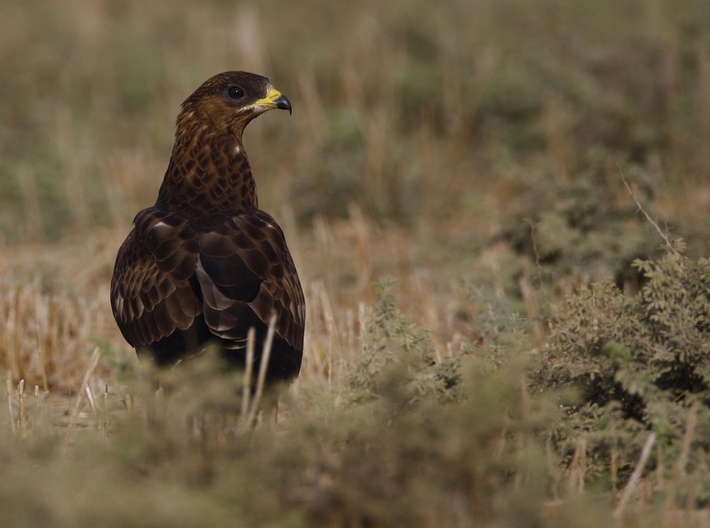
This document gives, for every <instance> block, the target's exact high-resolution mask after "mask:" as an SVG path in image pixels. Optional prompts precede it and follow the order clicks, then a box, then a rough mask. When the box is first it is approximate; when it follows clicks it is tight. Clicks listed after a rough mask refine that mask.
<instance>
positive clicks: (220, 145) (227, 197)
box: [158, 123, 258, 219]
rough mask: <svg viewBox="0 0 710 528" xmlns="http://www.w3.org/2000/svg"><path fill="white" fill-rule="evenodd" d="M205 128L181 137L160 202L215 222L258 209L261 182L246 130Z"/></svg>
mask: <svg viewBox="0 0 710 528" xmlns="http://www.w3.org/2000/svg"><path fill="white" fill-rule="evenodd" d="M229 132H230V133H227V132H224V131H215V130H214V129H213V128H212V127H208V126H204V127H201V128H199V129H197V130H195V129H187V130H181V127H180V123H178V131H177V134H176V137H175V146H174V147H173V153H172V155H171V157H170V164H169V165H168V170H167V171H166V173H165V178H164V179H163V184H162V186H161V187H160V192H159V194H158V204H161V205H164V206H167V207H170V208H171V209H176V210H179V211H180V212H181V213H183V214H185V215H187V216H191V217H193V218H205V219H209V218H214V217H215V216H220V215H224V214H233V213H238V212H239V211H242V210H244V209H246V208H252V207H257V205H258V204H257V197H256V183H255V182H254V177H253V176H252V173H251V167H250V166H249V159H248V158H247V155H246V152H245V151H244V145H243V144H242V140H241V131H238V132H239V133H234V131H229Z"/></svg>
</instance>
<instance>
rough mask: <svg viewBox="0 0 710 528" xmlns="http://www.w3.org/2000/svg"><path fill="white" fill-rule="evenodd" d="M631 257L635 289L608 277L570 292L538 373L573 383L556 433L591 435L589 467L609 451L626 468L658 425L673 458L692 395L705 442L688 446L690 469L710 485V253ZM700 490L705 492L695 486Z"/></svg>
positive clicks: (547, 382) (565, 438)
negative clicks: (638, 278)
mask: <svg viewBox="0 0 710 528" xmlns="http://www.w3.org/2000/svg"><path fill="white" fill-rule="evenodd" d="M633 265H634V267H635V268H636V269H638V270H639V271H640V272H642V273H643V274H644V276H645V279H646V281H647V282H646V284H645V286H644V287H643V288H642V290H641V291H640V293H639V294H638V295H637V296H634V297H628V296H625V295H624V294H623V293H622V292H621V291H620V290H619V289H618V288H617V287H616V286H614V285H613V284H610V283H608V282H606V283H602V284H597V285H594V286H593V287H590V288H585V289H583V290H582V291H580V292H579V293H578V294H577V295H575V296H573V297H571V298H570V299H568V300H567V306H566V307H565V308H564V309H561V310H560V311H559V314H558V315H557V316H556V317H555V319H554V322H553V331H552V334H551V336H550V341H549V346H548V348H547V349H546V351H545V354H544V355H545V357H544V361H543V363H542V364H541V367H540V370H539V371H538V372H537V373H536V375H535V379H536V382H537V384H538V386H539V387H542V386H544V387H571V386H574V387H577V388H578V390H579V391H580V395H579V400H578V401H577V402H576V403H575V404H573V405H568V406H567V407H566V409H567V413H568V420H567V422H566V425H565V426H561V427H559V428H558V430H557V438H558V440H559V441H560V444H561V445H562V446H565V445H566V446H567V449H568V451H571V442H572V441H573V439H575V438H577V437H579V436H583V437H586V438H587V439H588V440H589V441H590V444H591V446H592V461H591V474H592V475H594V474H596V475H599V474H602V473H606V472H607V471H608V470H607V468H608V467H609V457H610V455H611V453H616V454H618V456H619V462H620V464H621V466H620V467H621V468H622V470H623V469H625V470H627V471H628V470H630V469H632V468H633V464H634V463H635V460H636V459H637V458H638V453H639V451H640V447H641V445H642V443H643V442H644V441H645V439H646V437H647V436H648V431H649V430H653V431H656V432H657V434H658V445H659V446H660V449H661V452H660V454H659V456H660V457H661V458H664V457H665V459H666V460H669V461H671V462H673V461H674V460H675V459H677V458H678V456H679V453H680V451H681V443H682V442H681V441H682V439H683V437H684V435H685V431H686V427H687V419H688V418H687V417H688V415H689V408H690V407H691V406H693V404H696V406H695V408H696V409H697V426H696V428H695V430H696V436H694V444H693V445H694V446H697V447H702V449H694V450H691V457H690V460H689V466H688V468H689V471H690V472H691V473H693V472H695V475H696V476H697V478H698V479H700V480H702V481H706V484H707V481H710V480H709V477H710V473H709V472H708V469H709V468H710V458H708V455H707V447H708V443H707V440H706V439H707V438H708V436H707V435H708V433H709V432H710V409H709V408H708V404H709V403H710V390H709V389H710V385H709V382H710V378H709V375H710V326H709V325H708V314H709V313H710V260H708V259H699V260H697V261H694V260H690V259H689V258H687V257H685V256H683V255H682V254H681V253H680V252H678V251H676V250H675V249H673V248H671V249H669V250H668V251H667V253H666V255H665V256H664V257H663V258H662V259H661V260H658V261H653V260H636V261H635V262H634V264H633ZM693 412H695V411H693ZM659 460H660V459H659ZM657 463H658V462H657ZM666 467H670V466H668V465H667V464H666ZM660 469H661V470H663V468H660ZM662 473H663V471H661V474H662ZM666 476H667V475H666ZM704 489H705V490H707V489H708V488H707V486H705V487H704ZM707 499H708V496H707V492H703V493H702V494H699V495H698V500H701V501H706V500H707Z"/></svg>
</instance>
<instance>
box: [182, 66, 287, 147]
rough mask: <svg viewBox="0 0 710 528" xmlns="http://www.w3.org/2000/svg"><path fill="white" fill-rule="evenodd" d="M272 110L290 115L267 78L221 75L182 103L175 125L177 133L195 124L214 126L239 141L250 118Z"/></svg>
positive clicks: (249, 75)
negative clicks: (232, 135)
mask: <svg viewBox="0 0 710 528" xmlns="http://www.w3.org/2000/svg"><path fill="white" fill-rule="evenodd" d="M274 108H278V109H281V110H288V111H289V113H291V102H290V101H289V100H288V99H287V98H286V96H285V95H282V94H281V92H279V91H278V90H277V89H275V88H274V87H273V86H272V85H271V82H270V81H269V79H267V78H266V77H262V76H261V75H256V74H254V73H248V72H243V71H230V72H224V73H220V74H218V75H215V76H214V77H212V78H210V79H208V80H207V81H205V82H204V83H203V84H202V86H200V87H199V88H198V89H197V90H195V92H194V93H193V94H192V95H191V96H190V97H188V98H187V99H186V100H185V102H184V103H183V104H182V111H181V112H180V115H179V116H178V120H177V126H178V130H180V128H184V127H191V126H195V125H197V126H206V127H214V128H215V129H216V130H217V131H223V132H226V133H230V134H234V135H236V137H237V138H238V139H240V140H241V136H242V133H243V132H244V127H246V125H247V124H248V123H249V122H250V121H251V120H252V119H254V118H255V117H257V116H258V115H261V114H263V113H264V112H266V111H267V110H271V109H274ZM183 132H186V130H184V131H183Z"/></svg>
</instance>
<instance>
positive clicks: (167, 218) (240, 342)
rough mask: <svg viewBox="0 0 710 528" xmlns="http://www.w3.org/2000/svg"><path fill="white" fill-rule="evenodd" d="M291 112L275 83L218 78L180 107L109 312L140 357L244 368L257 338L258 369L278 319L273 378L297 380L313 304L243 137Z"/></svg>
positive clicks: (119, 269)
mask: <svg viewBox="0 0 710 528" xmlns="http://www.w3.org/2000/svg"><path fill="white" fill-rule="evenodd" d="M271 108H280V109H285V110H289V112H290V111H291V104H290V102H289V101H288V99H286V97H284V96H283V95H281V94H280V93H279V92H278V91H276V90H275V89H274V88H273V87H272V86H271V83H270V82H269V80H268V79H266V78H265V77H262V76H260V75H255V74H252V73H246V72H226V73H222V74H219V75H216V76H214V77H212V78H211V79H209V80H208V81H207V82H205V83H204V84H203V85H202V86H200V87H199V88H198V89H197V90H196V91H195V92H194V93H193V94H192V95H191V96H190V97H188V98H187V100H186V101H185V102H184V103H183V105H182V111H181V112H180V114H179V115H178V118H177V130H176V133H175V146H174V147H173V152H172V155H171V157H170V163H169V165H168V169H167V171H166V173H165V178H164V180H163V184H162V186H161V188H160V192H159V194H158V199H157V201H156V203H155V205H154V206H153V207H150V208H148V209H145V210H143V211H141V212H140V213H138V215H136V218H135V220H134V224H135V227H134V229H133V230H132V231H131V233H130V234H129V235H128V237H127V238H126V240H125V242H124V243H123V245H122V246H121V248H120V249H119V251H118V256H117V257H116V266H115V268H114V271H113V278H112V281H111V307H112V309H113V314H114V317H115V318H116V322H117V323H118V326H119V328H120V329H121V332H122V333H123V336H124V337H125V338H126V340H127V341H128V342H129V343H130V344H131V345H132V346H133V347H135V348H136V350H137V351H138V353H139V354H141V355H149V356H150V357H152V358H153V359H154V360H155V361H156V362H157V363H159V364H162V365H169V364H173V363H175V362H177V361H178V360H180V359H183V358H187V357H190V356H193V355H195V354H198V353H200V352H201V351H202V350H204V348H205V347H206V346H207V345H208V344H209V343H210V342H214V343H217V344H218V345H219V346H220V347H221V349H222V350H223V353H224V356H225V358H227V359H228V360H229V361H230V362H233V363H235V364H241V365H243V364H244V361H245V356H246V354H245V349H246V339H247V332H248V330H249V328H250V327H254V328H255V329H256V357H255V367H256V366H258V364H259V359H260V351H261V348H262V344H263V342H264V341H265V339H266V332H267V326H268V322H269V320H270V318H271V317H272V314H274V315H276V333H275V336H274V343H273V346H272V351H271V358H270V361H269V366H268V370H267V378H268V379H270V380H288V379H291V378H293V377H295V376H296V375H298V372H299V369H300V366H301V358H302V354H303V332H304V326H305V302H304V298H303V291H302V289H301V284H300V282H299V280H298V274H297V273H296V268H295V266H294V264H293V260H292V259H291V255H290V253H289V251H288V248H287V247H286V241H285V239H284V235H283V232H282V231H281V228H280V227H279V226H278V225H277V224H276V222H275V221H274V219H273V218H272V217H271V216H270V215H269V214H267V213H265V212H264V211H261V210H259V209H258V205H257V197H256V185H255V183H254V178H253V176H252V173H251V168H250V166H249V160H248V159H247V156H246V152H245V151H244V145H243V144H242V134H243V132H244V128H245V127H246V125H247V124H248V123H249V122H250V121H251V120H252V119H254V118H255V117H256V116H258V115H260V114H262V113H263V112H265V111H266V110H269V109H271Z"/></svg>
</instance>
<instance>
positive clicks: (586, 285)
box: [0, 0, 710, 528]
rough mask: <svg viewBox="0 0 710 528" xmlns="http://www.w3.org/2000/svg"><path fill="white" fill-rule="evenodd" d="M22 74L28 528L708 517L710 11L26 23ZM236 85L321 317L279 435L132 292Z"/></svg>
mask: <svg viewBox="0 0 710 528" xmlns="http://www.w3.org/2000/svg"><path fill="white" fill-rule="evenodd" d="M0 69H1V71H3V72H4V75H3V80H2V82H0V246H1V251H0V369H2V372H5V373H6V374H5V378H6V380H7V395H8V405H4V406H2V410H0V468H1V469H0V471H1V472H2V474H3V478H2V479H1V482H0V511H2V512H3V513H2V517H3V522H2V524H3V525H4V526H13V527H14V526H17V527H20V526H21V527H33V526H56V527H64V526H66V527H82V526H121V527H126V526H146V527H148V526H151V527H152V526H156V527H157V526H168V525H169V526H172V527H176V528H177V527H183V526H185V527H187V526H245V527H247V526H249V527H251V526H293V527H297V526H334V527H363V528H365V527H390V526H412V527H414V526H423V527H424V526H456V527H469V526H470V527H472V526H487V527H516V528H517V527H531V528H532V527H556V526H559V527H571V528H576V527H580V528H582V527H585V526H599V525H601V524H602V523H607V524H616V525H619V526H664V527H666V526H708V525H710V514H709V513H708V511H710V510H708V502H709V501H710V455H709V454H708V453H710V449H709V448H710V443H709V442H708V440H707V439H708V438H709V436H708V435H710V403H709V402H710V359H709V358H710V325H709V324H708V322H707V319H708V316H709V315H708V314H710V262H708V261H706V260H705V258H707V257H708V255H709V254H710V250H709V248H708V234H707V233H708V232H710V231H709V230H710V181H709V180H708V178H707V175H708V174H709V173H710V4H706V3H704V2H698V1H692V0H674V1H670V0H625V1H623V2H612V1H608V0H601V1H600V0H496V1H492V0H475V1H474V0H446V1H443V2H434V1H425V0H410V1H408V2H405V1H402V0H395V1H392V2H372V1H370V0H354V1H352V2H350V3H347V4H336V3H332V2H326V1H323V0H304V1H302V2H298V3H296V2H286V1H283V0H264V1H262V2H241V3H236V2H228V1H225V0H208V1H203V2H190V1H188V0H171V1H167V0H156V1H153V2H140V1H138V0H62V1H59V0H25V1H23V2H17V1H13V0H0ZM233 69H243V70H248V71H254V72H258V73H262V74H265V75H267V76H268V77H270V79H271V80H272V82H273V84H274V86H276V87H277V88H278V89H279V90H280V91H282V92H283V93H284V94H286V95H287V96H288V97H289V99H290V100H291V102H292V104H293V107H294V111H293V115H292V116H290V117H288V116H287V115H285V113H278V114H276V113H269V114H267V115H265V116H263V117H261V118H259V119H258V120H257V121H255V122H254V123H253V124H251V125H250V126H249V129H248V131H247V132H246V134H245V143H246V148H247V149H248V152H249V157H250V161H251V163H252V168H253V170H254V174H255V176H256V178H257V185H258V189H259V203H260V206H261V207H262V208H263V209H264V210H266V211H269V212H270V213H272V214H273V215H274V216H275V217H276V218H277V220H278V221H279V223H280V224H281V226H282V227H283V228H284V231H285V232H286V237H287V240H288V242H289V246H290V248H291V251H292V253H293V256H294V260H295V262H296V265H297V267H298V269H299V274H300V276H301V280H302V283H303V285H304V290H305V293H306V297H307V308H308V313H307V333H306V345H305V356H304V364H303V369H302V372H301V375H300V377H299V379H298V380H297V381H296V382H295V383H294V384H293V385H292V386H291V387H290V388H286V389H284V391H283V393H282V394H281V414H280V417H279V420H278V423H276V424H270V423H262V424H261V425H260V426H259V427H258V428H257V429H256V430H252V429H250V428H248V427H245V425H244V424H245V421H246V420H245V416H246V414H248V409H247V411H245V410H244V409H243V402H242V400H241V399H240V398H239V395H240V394H241V391H240V390H239V389H240V386H241V383H242V379H241V375H240V374H239V373H225V372H222V371H221V369H219V368H218V367H216V366H215V364H214V363H213V362H212V361H210V360H209V359H205V360H204V361H200V362H194V364H192V365H187V366H185V367H184V368H182V369H175V370H174V371H171V372H162V373H161V372H154V371H152V370H151V368H150V366H149V365H145V364H139V363H138V361H137V360H136V359H135V357H134V352H133V351H132V349H130V347H129V346H128V345H127V344H126V343H125V341H124V340H123V338H122V337H121V335H120V333H119V331H118V329H117V327H116V326H115V323H114V321H113V318H112V315H111V311H110V306H109V300H108V287H109V281H110V276H111V271H112V266H113V262H114V258H115V255H116V251H117V249H118V247H119V245H120V244H121V242H122V241H123V239H124V237H125V236H126V234H127V233H128V231H129V230H130V225H131V220H132V218H133V216H134V215H135V213H136V212H137V211H138V210H140V209H142V208H144V207H147V206H149V205H152V203H153V202H154V200H155V197H156V195H157V190H158V187H159V185H160V182H161V179H162V175H163V173H164V170H165V167H166V166H167V161H168V158H169V155H170V150H171V147H172V140H173V132H174V128H173V125H174V120H175V117H176V115H177V112H178V110H179V106H180V103H181V102H182V101H183V100H184V99H185V98H186V97H187V96H188V95H189V94H190V93H191V92H192V91H193V90H194V89H195V88H196V87H197V86H198V85H199V84H200V83H201V82H202V81H204V80H205V79H207V78H208V77H210V76H211V75H213V74H215V73H218V72H220V71H225V70H233ZM156 377H158V378H160V381H161V387H163V388H162V389H161V390H160V391H157V392H156V390H155V387H156V384H155V379H156ZM637 466H638V471H637V472H634V469H635V468H636V467H637Z"/></svg>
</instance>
